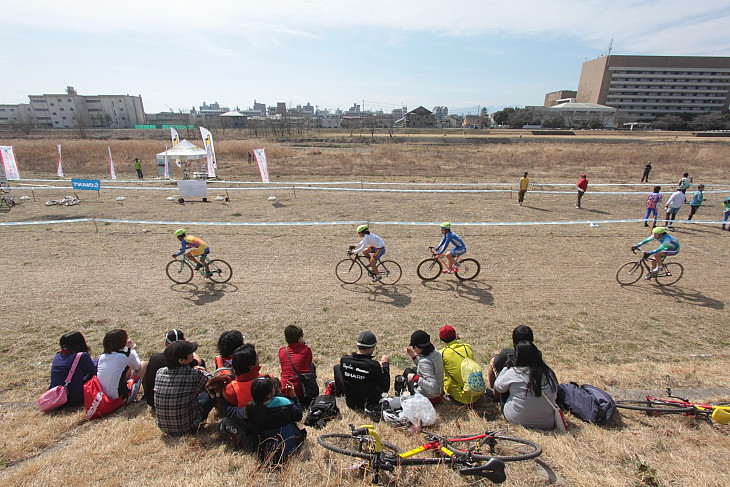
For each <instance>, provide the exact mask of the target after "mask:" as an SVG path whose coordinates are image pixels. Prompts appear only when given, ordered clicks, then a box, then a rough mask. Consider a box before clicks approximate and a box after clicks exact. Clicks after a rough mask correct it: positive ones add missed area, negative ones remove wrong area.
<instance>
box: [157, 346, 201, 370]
mask: <svg viewBox="0 0 730 487" xmlns="http://www.w3.org/2000/svg"><path fill="white" fill-rule="evenodd" d="M197 349H198V344H197V343H195V342H188V341H185V340H178V341H176V342H172V343H171V344H170V345H168V346H167V348H165V351H164V352H163V353H164V354H165V362H167V368H169V369H175V368H177V367H180V362H179V360H180V359H185V358H187V357H188V355H190V354H191V353H193V352H194V351H196V350H197Z"/></svg>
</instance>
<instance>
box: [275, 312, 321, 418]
mask: <svg viewBox="0 0 730 487" xmlns="http://www.w3.org/2000/svg"><path fill="white" fill-rule="evenodd" d="M284 338H285V339H286V343H287V344H288V345H287V346H286V347H282V348H281V349H279V363H280V364H281V383H282V384H283V385H284V386H285V387H286V385H287V384H291V385H292V386H293V387H294V392H295V393H296V396H297V398H298V399H299V403H300V404H301V405H302V407H304V409H306V408H308V407H309V403H310V402H311V401H312V399H313V398H307V397H305V396H304V390H303V389H302V384H301V383H300V381H299V377H298V376H297V373H296V372H295V371H294V368H295V367H296V369H297V371H298V372H299V373H300V374H304V373H305V372H309V369H310V368H311V367H312V349H311V348H309V346H307V343H306V342H305V341H304V332H303V331H302V329H301V328H300V327H298V326H297V325H289V326H287V327H286V328H284ZM287 352H289V353H288V354H287Z"/></svg>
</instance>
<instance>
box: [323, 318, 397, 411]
mask: <svg viewBox="0 0 730 487" xmlns="http://www.w3.org/2000/svg"><path fill="white" fill-rule="evenodd" d="M377 343H378V340H377V338H376V337H375V334H374V333H373V332H371V331H364V332H362V333H360V336H358V337H357V352H355V353H353V354H352V355H345V356H343V357H342V358H341V359H340V363H339V365H335V383H336V384H337V389H338V390H339V391H341V392H344V393H345V402H346V403H347V406H348V407H349V408H350V409H367V410H370V411H374V410H377V408H378V403H379V401H380V398H381V395H382V393H383V392H388V390H390V359H389V358H388V356H387V355H383V356H382V357H381V358H380V361H376V360H374V359H373V352H374V351H375V345H377Z"/></svg>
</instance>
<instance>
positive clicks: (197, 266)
mask: <svg viewBox="0 0 730 487" xmlns="http://www.w3.org/2000/svg"><path fill="white" fill-rule="evenodd" d="M202 268H203V264H198V265H196V266H195V270H196V271H199V270H200V269H202Z"/></svg>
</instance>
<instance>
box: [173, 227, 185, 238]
mask: <svg viewBox="0 0 730 487" xmlns="http://www.w3.org/2000/svg"><path fill="white" fill-rule="evenodd" d="M180 235H185V229H184V228H178V229H177V230H175V236H176V237H179V236H180Z"/></svg>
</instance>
